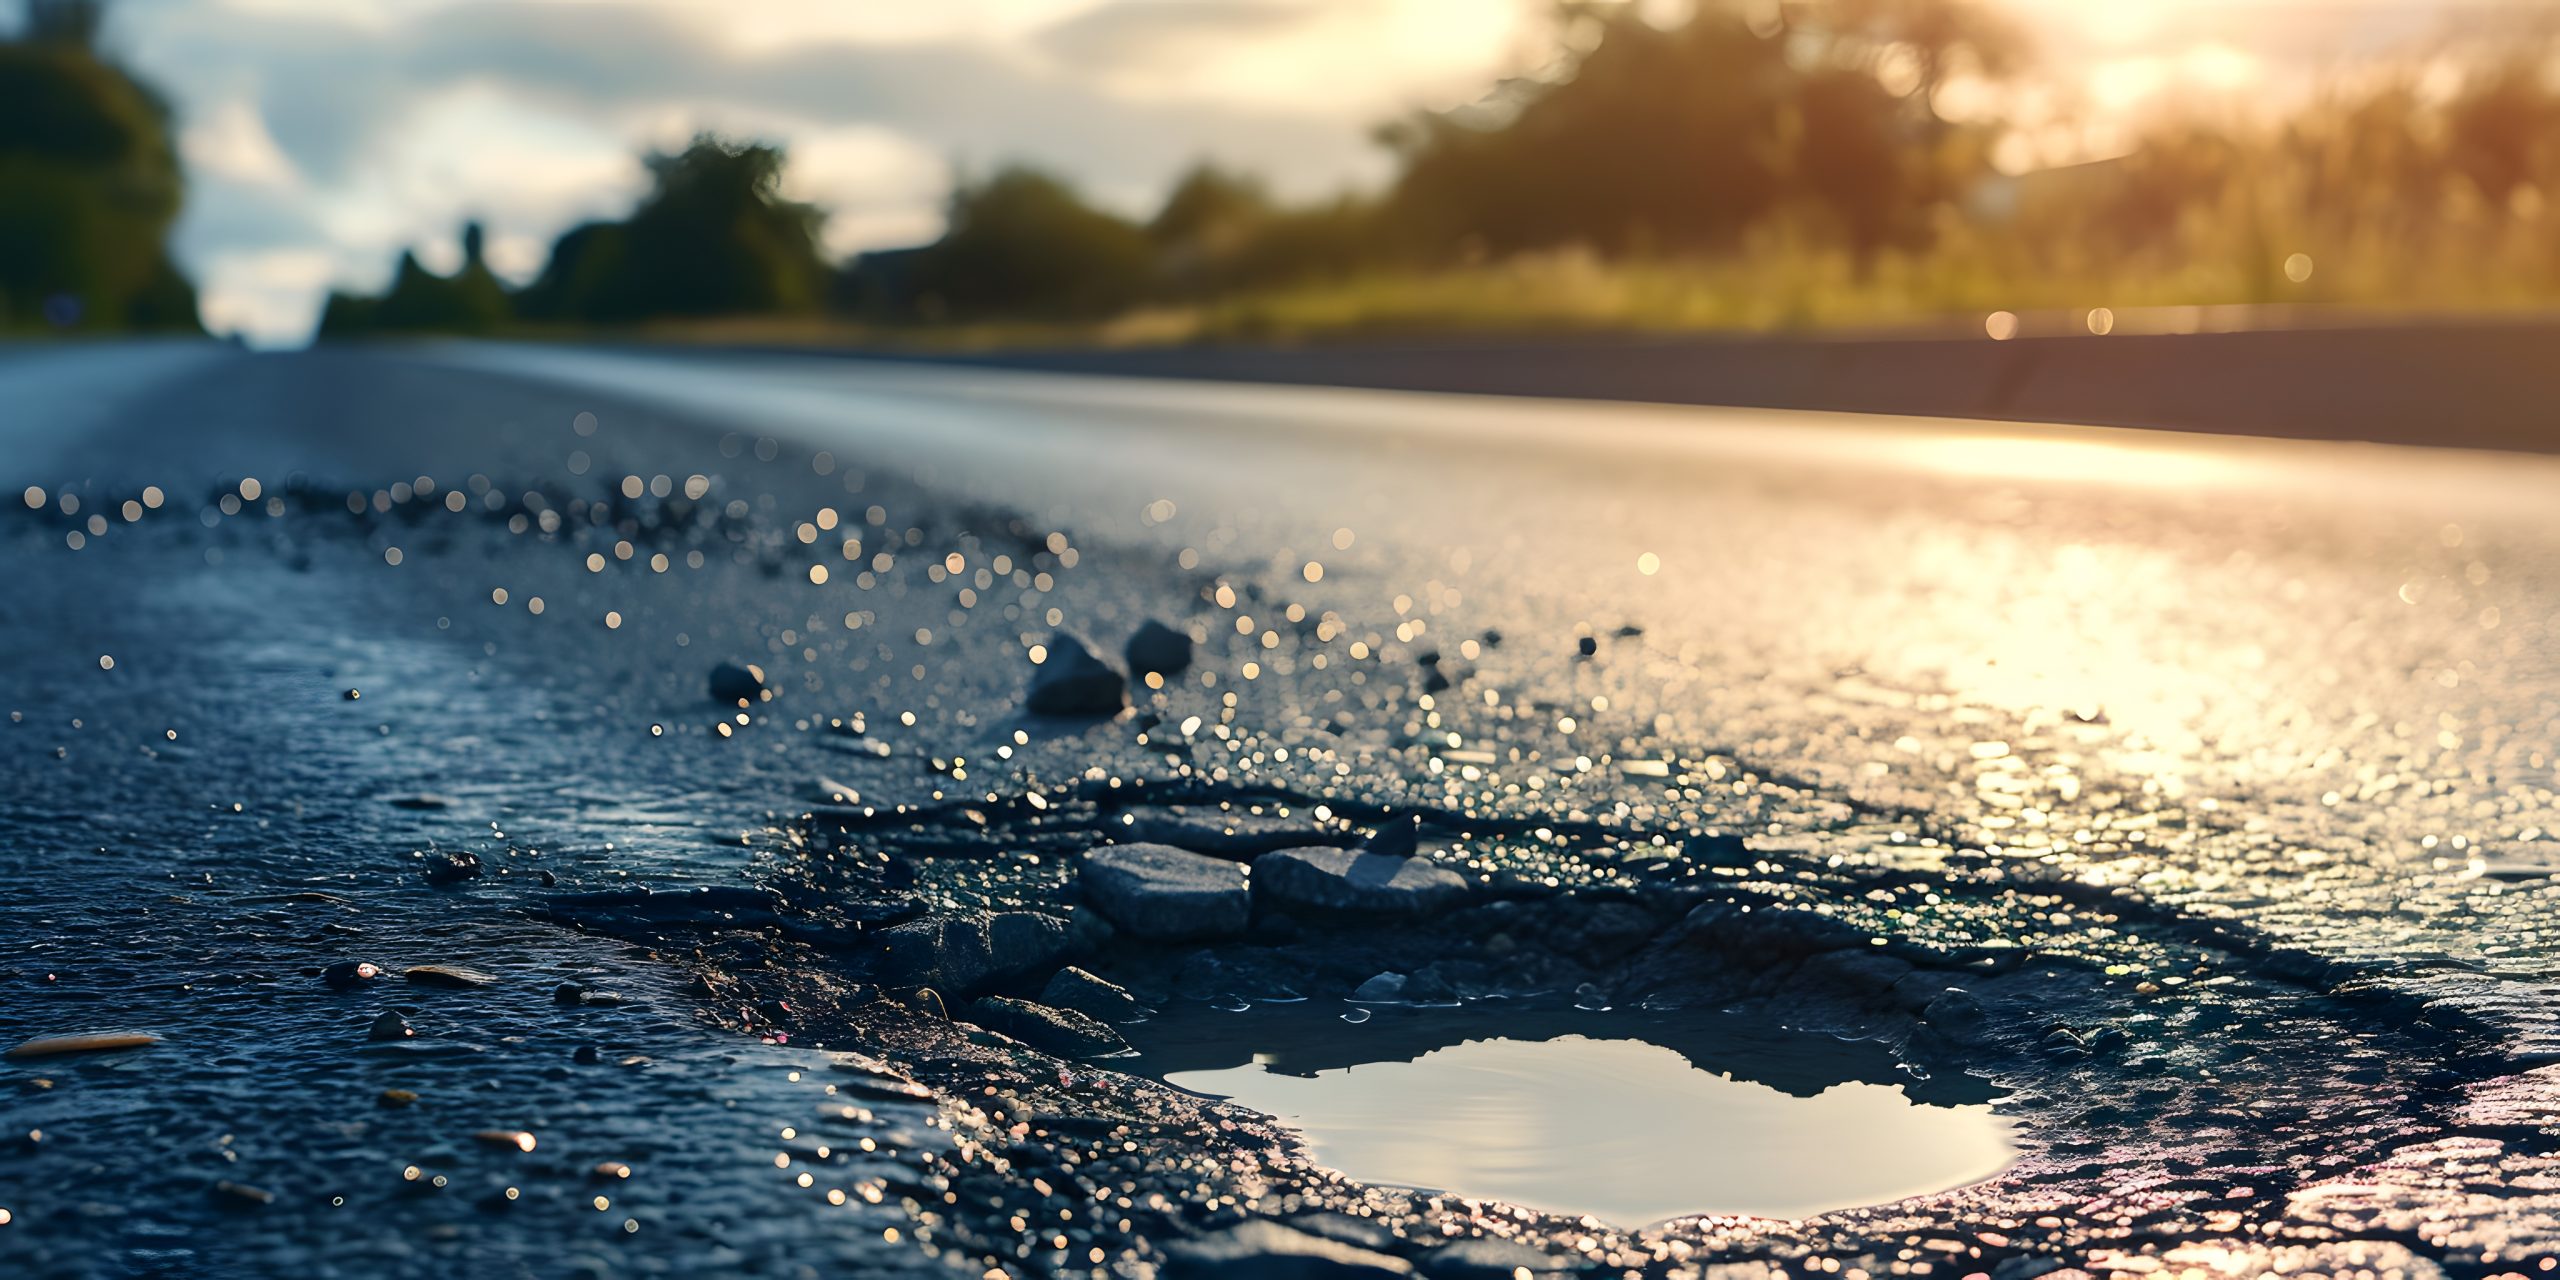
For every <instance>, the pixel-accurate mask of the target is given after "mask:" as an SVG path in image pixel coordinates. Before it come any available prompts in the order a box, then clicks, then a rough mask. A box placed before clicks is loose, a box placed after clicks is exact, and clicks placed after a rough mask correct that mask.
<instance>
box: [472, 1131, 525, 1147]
mask: <svg viewBox="0 0 2560 1280" xmlns="http://www.w3.org/2000/svg"><path fill="white" fill-rule="evenodd" d="M471 1136H472V1138H473V1139H474V1140H476V1141H479V1142H482V1143H485V1144H487V1145H489V1146H492V1147H512V1148H514V1149H515V1150H518V1151H531V1150H533V1144H534V1139H533V1135H532V1134H530V1133H527V1132H525V1131H524V1130H522V1129H478V1130H474V1131H473V1132H472V1134H471Z"/></svg>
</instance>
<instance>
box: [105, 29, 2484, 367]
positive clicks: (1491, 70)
mask: <svg viewBox="0 0 2560 1280" xmlns="http://www.w3.org/2000/svg"><path fill="white" fill-rule="evenodd" d="M1641 2H1642V3H1646V4H1648V5H1650V6H1653V7H1664V6H1666V5H1674V4H1677V3H1678V0H1641ZM2466 2H2467V3H2469V4H2471V5H2473V6H2479V5H2484V4H2485V5H2492V6H2494V5H2497V4H2500V3H2505V4H2509V5H2512V4H2514V3H2517V2H2518V0H2012V4H2011V7H2012V8H2013V9H2015V10H2016V11H2017V13H2018V15H2019V17H2020V18H2021V20H2022V21H2023V22H2024V23H2025V24H2026V25H2027V27H2028V28H2029V30H2030V32H2031V34H2032V36H2033V37H2034V39H2035V41H2036V44H2037V46H2038V48H2039V50H2040V52H2041V54H2042V65H2043V67H2044V70H2045V76H2046V80H2045V83H2046V84H2048V85H2050V86H2052V87H2053V88H2052V91H2051V92H2049V93H2047V94H2046V95H2045V97H2044V99H2042V100H2041V101H2042V102H2043V106H2044V108H2045V109H2048V110H2050V111H2051V112H2052V113H2054V114H2056V115H2057V117H2059V116H2061V115H2069V116H2070V117H2071V118H2072V119H2073V120H2074V121H2075V129H2076V132H2075V133H2074V134H2073V135H2072V136H2071V137H2068V138H2065V137H2063V136H2062V135H2060V134H2059V133H2058V132H2051V131H2049V132H2048V133H2047V134H2045V135H2040V136H2039V138H2038V139H2037V140H2036V145H2033V146H2030V145H2028V144H2027V143H2025V142H2022V143H2020V144H2019V146H2018V147H2016V148H2013V154H2012V155H2011V156H2010V160H2011V162H2012V163H2013V164H2015V165H2020V166H2025V165H2031V164H2037V163H2048V162H2053V161H2057V160H2065V159H2070V158H2074V155H2073V154H2072V153H2073V150H2074V148H2075V147H2076V148H2078V149H2080V150H2083V151H2085V150H2086V149H2087V148H2088V146H2090V145H2092V144H2091V143H2090V141H2089V134H2090V130H2089V129H2088V127H2087V125H2088V121H2089V120H2090V118H2091V117H2092V116H2093V115H2094V116H2095V117H2097V118H2099V119H2100V120H2101V121H2102V123H2103V122H2107V121H2112V122H2116V124H2117V125H2118V126H2121V125H2122V123H2123V122H2126V121H2131V120H2135V119H2138V118H2139V117H2140V116H2141V115H2142V114H2143V113H2144V112H2145V111H2146V110H2149V109H2151V107H2152V106H2153V105H2154V104H2157V103H2159V102H2161V101H2163V100H2170V99H2175V100H2178V101H2181V102H2185V103H2190V104H2192V103H2194V102H2196V101H2199V100H2203V99H2209V98H2224V99H2233V100H2247V99H2250V98H2253V97H2264V96H2265V95H2267V94H2269V93H2271V92H2276V91H2278V90H2280V89H2281V88H2282V87H2283V86H2286V85H2289V84H2295V83H2300V82H2303V81H2304V80H2305V79H2306V78H2307V77H2309V76H2312V75H2315V74H2317V73H2318V71H2319V70H2320V69H2321V68H2323V67H2326V66H2329V65H2332V64H2334V63H2335V62H2337V61H2339V60H2341V59H2352V58H2355V57H2358V56H2362V55H2364V54H2367V53H2370V52H2372V51H2374V50H2376V49H2384V48H2393V47H2400V46H2405V45H2406V44H2407V43H2408V42H2409V41H2411V40H2414V39H2417V38H2419V37H2421V36H2423V35H2424V34H2425V33H2426V32H2428V31H2430V30H2434V29H2437V28H2438V27H2440V26H2441V24H2442V23H2443V22H2444V21H2445V20H2446V18H2445V15H2446V11H2447V10H2448V8H2449V7H2451V6H2454V5H2457V4H2462V3H2466ZM1550 9H1551V6H1550V4H1549V3H1548V2H1547V0H113V3H112V4H111V8H110V11H109V12H110V16H109V23H108V32H107V37H106V42H107V44H108V46H109V47H110V49H111V50H113V51H114V52H115V53H116V54H117V55H119V56H121V57H123V58H124V59H125V60H127V61H128V62H130V63H131V64H133V65H134V66H135V67H136V68H137V69H138V70H139V71H140V72H142V73H143V74H144V75H145V76H146V77H147V78H149V79H150V80H152V81H153V82H154V83H156V84H157V85H159V86H160V87H161V88H162V90H163V91H164V92H165V93H167V94H168V96H169V97H170V98H171V100H172V101H173V103H174V104H175V106H176V108H177V112H178V116H179V119H180V135H179V142H180V150H181V154H182V156H183V158H184V160H185V162H186V165H187V169H188V173H189V179H190V188H189V197H188V207H187V210H186V212H185V214H184V215H183V218H182V220H181V223H180V226H179V229H178V232H177V245H176V247H177V250H178V254H179V257H180V260H181V261H182V262H183V263H184V264H186V266H187V267H188V268H189V270H190V271H191V272H192V273H193V275H194V276H195V278H196V280H197V283H198V286H199V288H200V290H201V294H202V298H203V307H204V315H205V320H206V323H207V325H208V326H209V327H211V328H213V329H215V330H216V331H222V332H230V331H238V332H241V333H244V334H245V335H247V336H248V337H250V338H251V339H252V340H254V341H258V342H261V343H264V344H270V345H273V344H290V343H295V342H299V341H302V340H303V339H304V338H305V337H307V336H308V334H309V332H310V330H311V327H312V324H313V321H314V319H315V317H316V316H317V314H318V309H319V306H320V303H321V301H322V299H323V298H324V296H325V294H326V292H327V291H328V290H329V289H330V288H331V287H341V288H356V289H374V288H378V287H380V286H381V285H382V284H383V283H384V281H385V280H387V278H388V277H389V275H390V272H391V268H392V265H393V263H394V262H395V261H396V259H397V257H398V254H399V253H400V251H401V250H402V249H404V248H414V249H415V250H416V251H417V252H418V254H419V257H420V258H421V260H423V261H424V262H425V263H426V264H427V265H428V266H430V267H432V268H437V269H449V268H451V267H452V266H453V265H454V264H455V263H456V262H457V261H458V260H459V254H460V250H459V247H458V238H457V232H458V228H459V227H460V225H461V223H462V222H463V221H464V220H465V219H471V218H477V219H480V220H481V221H483V222H484V223H485V224H486V225H487V227H488V229H489V245H490V250H489V253H490V259H491V264H492V266H493V267H495V268H496V269H497V270H498V271H499V273H500V274H501V275H502V276H506V277H509V278H512V279H517V280H522V279H527V278H530V276H531V275H532V274H533V273H534V272H535V271H537V270H539V268H540V266H541V263H542V260H543V257H544V254H545V252H546V251H547V249H548V246H549V244H550V242H551V240H552V238H553V237H554V236H556V235H557V234H558V233H559V232H560V231H561V230H563V229H565V228H566V227H568V226H571V225H574V224H575V223H577V222H580V221H583V220H586V219H590V218H596V217H610V216H618V215H620V214H621V213H623V212H625V211H627V210H628V209H629V207H630V205H631V203H632V202H633V201H634V199H636V197H637V196H638V195H639V193H640V192H641V190H642V189H643V187H644V185H645V182H644V179H643V173H642V169H641V167H640V163H639V159H638V157H639V156H640V155H641V154H642V153H644V152H646V151H648V150H650V149H653V148H667V147H673V146H677V145H680V144H681V143H682V142H683V141H684V140H685V139H686V138H688V137H690V136H691V135H692V134H693V133H694V132H696V131H697V130H701V129H706V128H709V129H718V130H721V131H724V132H729V133H733V134H740V135H749V136H754V137H758V138H763V139H767V140H772V141H778V142H781V143H783V144H785V145H786V146H787V147H788V148H789V153H790V168H789V173H790V179H789V185H790V188H791V190H792V194H794V195H796V196H798V197H800V198H803V199H809V200H813V201H816V202H818V203H820V204H822V205H824V206H825V207H827V208H828V209H829V210H831V213H832V216H831V217H830V219H829V221H828V224H827V233H826V234H827V243H828V247H829V248H830V249H831V250H832V251H834V252H836V253H839V254H847V253H852V252H855V251H858V250H860V249H864V248H877V247H890V246H898V245H906V244H914V243H919V242H922V241H925V240H928V239H930V238H932V236H933V235H934V234H935V233H936V231H937V229H938V227H939V221H940V209H941V203H942V199H943V197H944V195H945V194H946V192H947V191H948V189H949V187H950V184H951V182H952V179H953V177H954V175H955V173H959V172H971V171H983V170H986V169H989V168H992V167H994V166H995V165H997V164H1001V163H1006V162H1011V161H1026V162H1031V163H1036V164H1039V165H1041V166H1043V167H1047V168H1051V169H1054V170H1056V171H1059V172H1062V173H1064V174H1066V175H1069V176H1070V177H1072V178H1073V179H1074V180H1075V181H1076V182H1078V183H1079V184H1080V185H1081V186H1082V188H1083V189H1084V190H1085V191H1086V192H1087V194H1088V195H1090V196H1091V197H1093V198H1094V199H1096V200H1097V201H1098V202H1100V203H1103V204H1105V205H1107V206H1109V207H1113V208H1117V209H1120V210H1122V211H1125V212H1129V213H1133V214H1137V213H1143V212H1144V211H1146V210H1147V209H1148V208H1150V207H1152V205H1153V204H1154V203H1155V202H1156V201H1157V200H1158V199H1159V198H1160V197H1161V195H1162V194H1163V192H1164V191H1165V190H1166V189H1167V187H1169V186H1170V184H1171V183H1172V181H1173V180H1174V178H1175V177H1176V176H1178V174H1179V173H1180V172H1181V171H1182V170H1183V169H1185V168H1187V167H1188V166H1189V165H1191V164H1192V163H1193V162H1195V161H1197V160H1200V159H1203V158H1216V159H1219V160H1222V161H1226V162H1230V163H1233V164H1235V165H1237V166H1239V167H1242V168H1246V169H1249V170H1251V171H1254V172H1257V173H1259V174H1261V175H1263V176H1264V177H1266V178H1267V179H1268V180H1269V181H1270V182H1271V183H1272V185H1273V187H1274V188H1275V190H1277V191H1278V192H1279V193H1280V194H1282V195H1284V196H1288V197H1313V196H1320V195H1326V194H1330V193H1333V192H1336V191H1339V190H1343V189H1346V188H1356V187H1368V186H1375V185H1376V184H1377V183H1378V182H1380V181H1382V180H1383V179H1384V178H1385V177H1386V176H1387V174H1388V171H1389V170H1388V165H1387V157H1386V155H1385V154H1384V153H1383V152H1382V151H1381V150H1380V149H1379V148H1378V146H1377V145H1376V144H1375V143H1374V142H1373V141H1372V140H1371V137H1370V131H1371V129H1372V128H1373V127H1374V126H1375V125H1376V124H1378V123H1379V122H1380V121H1382V120H1385V119H1389V118H1392V117H1394V116H1396V115H1398V114H1400V113H1402V112H1405V111H1409V110H1413V109H1416V108H1438V107H1447V106H1454V105H1457V104H1460V103H1463V102H1466V101H1469V100H1472V99H1473V98H1475V97H1477V96H1479V95H1480V94H1482V93H1483V92H1484V91H1485V90H1486V89H1487V88H1488V87H1490V86H1491V85H1492V84H1493V83H1495V82H1496V81H1497V80H1498V79H1499V78H1501V77H1502V76H1504V75H1507V74H1515V73H1519V72H1521V71H1524V70H1532V69H1534V68H1536V67H1538V66H1539V65H1541V64H1542V63H1544V62H1546V61H1547V60H1549V59H1551V58H1552V57H1553V54H1554V50H1553V45H1552V38H1551V31H1550V28H1549V27H1548V25H1547V22H1546V15H1547V14H1548V13H1549V11H1550ZM2106 132H2107V130H2106V129H2105V128H2100V129H2099V130H2097V133H2098V134H2099V135H2104V134H2105V133H2106ZM2116 132H2118V133H2122V132H2124V130H2123V128H2122V127H2118V128H2117V129H2116ZM2103 143H2104V137H2103V136H2101V137H2100V138H2099V142H2098V144H2097V145H2103Z"/></svg>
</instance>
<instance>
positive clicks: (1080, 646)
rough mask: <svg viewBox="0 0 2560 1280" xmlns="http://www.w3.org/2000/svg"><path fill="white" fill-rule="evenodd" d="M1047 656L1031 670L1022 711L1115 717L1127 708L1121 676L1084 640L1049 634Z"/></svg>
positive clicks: (1125, 689) (1125, 688) (1125, 690)
mask: <svg viewBox="0 0 2560 1280" xmlns="http://www.w3.org/2000/svg"><path fill="white" fill-rule="evenodd" d="M1048 649H1049V652H1048V657H1047V659H1046V660H1045V661H1043V662H1041V663H1040V664H1039V665H1038V666H1035V667H1033V668H1032V669H1031V688H1030V690H1029V691H1028V692H1026V693H1025V694H1024V695H1023V698H1022V709H1023V710H1025V711H1028V712H1030V713H1031V714H1033V715H1036V716H1113V715H1118V714H1120V709H1121V708H1122V707H1124V706H1126V705H1128V686H1127V685H1126V683H1125V682H1123V681H1122V680H1121V679H1120V673H1119V672H1117V671H1114V670H1112V669H1111V668H1109V667H1107V666H1104V665H1103V663H1102V659H1100V658H1097V657H1095V656H1093V650H1091V649H1089V648H1086V647H1085V643H1084V641H1083V640H1081V639H1079V638H1078V637H1076V636H1075V635H1073V634H1070V633H1068V632H1065V631H1057V632H1052V633H1050V636H1049V645H1048Z"/></svg>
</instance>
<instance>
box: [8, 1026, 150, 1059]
mask: <svg viewBox="0 0 2560 1280" xmlns="http://www.w3.org/2000/svg"><path fill="white" fill-rule="evenodd" d="M158 1043H160V1037H158V1036H155V1035H152V1034H151V1033H149V1032H147V1031H90V1032H83V1033H80V1034H76V1035H66V1036H38V1037H36V1038H35V1039H33V1040H29V1041H27V1042H26V1043H24V1044H21V1045H19V1046H18V1047H17V1048H14V1049H11V1050H10V1051H9V1052H8V1054H7V1056H8V1057H11V1058H50V1057H52V1056H54V1055H55V1054H61V1053H104V1052H106V1051H108V1050H111V1049H141V1048H146V1047H148V1046H151V1045H155V1044H158Z"/></svg>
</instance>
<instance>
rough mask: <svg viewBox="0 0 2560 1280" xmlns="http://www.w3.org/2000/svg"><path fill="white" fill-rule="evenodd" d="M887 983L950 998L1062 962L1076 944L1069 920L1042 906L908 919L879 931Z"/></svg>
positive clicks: (884, 983) (882, 970)
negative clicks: (931, 989) (938, 992)
mask: <svg viewBox="0 0 2560 1280" xmlns="http://www.w3.org/2000/svg"><path fill="white" fill-rule="evenodd" d="M880 943H881V948H882V950H881V955H880V964H879V968H878V970H877V975H878V977H879V980H880V985H882V986H884V987H893V988H906V987H932V988H934V989H935V990H937V991H940V992H942V993H943V994H944V995H945V996H946V997H947V998H950V999H958V998H960V997H962V996H967V995H971V994H974V993H976V992H979V991H983V990H985V989H986V988H988V987H992V986H995V985H996V984H998V983H1002V982H1010V981H1012V980H1014V979H1017V978H1026V977H1029V976H1031V975H1032V974H1034V973H1038V972H1041V971H1043V970H1047V969H1054V968H1056V967H1057V966H1059V965H1061V964H1064V963H1066V962H1067V960H1068V959H1069V958H1070V957H1072V956H1073V955H1074V953H1075V951H1076V949H1077V943H1076V938H1075V934H1074V931H1073V930H1072V929H1071V928H1070V927H1069V926H1068V924H1067V922H1066V921H1064V920H1061V919H1059V918H1058V917H1056V916H1053V915H1047V914H1045V913H1042V912H1038V911H1004V912H986V911H966V912H959V913H956V914H953V915H945V916H934V917H930V918H928V919H924V920H910V921H908V922H907V923H905V924H902V925H899V926H897V927H895V928H892V929H888V930H885V931H883V932H882V933H881V935H880Z"/></svg>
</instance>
